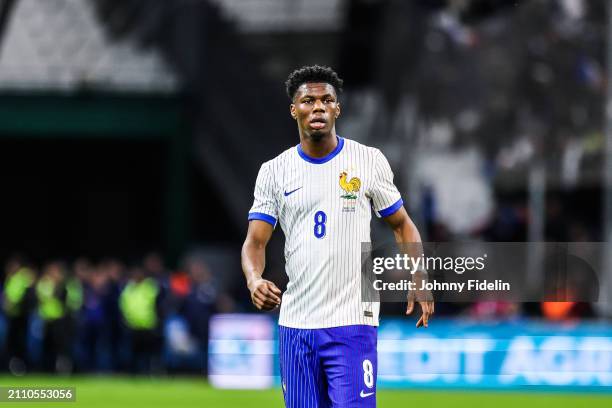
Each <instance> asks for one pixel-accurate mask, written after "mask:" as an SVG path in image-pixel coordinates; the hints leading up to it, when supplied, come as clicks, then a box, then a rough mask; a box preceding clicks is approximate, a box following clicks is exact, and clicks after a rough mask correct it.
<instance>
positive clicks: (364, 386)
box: [279, 325, 377, 408]
mask: <svg viewBox="0 0 612 408" xmlns="http://www.w3.org/2000/svg"><path fill="white" fill-rule="evenodd" d="M279 331H280V333H279V337H280V369H281V380H282V387H283V394H284V397H285V406H286V407H287V408H324V407H333V408H339V407H341V408H349V407H351V408H352V407H360V408H364V407H366V408H368V407H376V370H377V358H376V337H377V336H376V335H377V328H376V327H374V326H365V325H355V326H342V327H332V328H328V329H293V328H290V327H284V326H280V330H279Z"/></svg>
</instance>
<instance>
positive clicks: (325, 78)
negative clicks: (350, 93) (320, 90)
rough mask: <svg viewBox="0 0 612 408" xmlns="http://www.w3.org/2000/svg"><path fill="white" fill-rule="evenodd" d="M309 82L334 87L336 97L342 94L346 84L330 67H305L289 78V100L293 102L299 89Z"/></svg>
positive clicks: (287, 84) (286, 84) (294, 72)
mask: <svg viewBox="0 0 612 408" xmlns="http://www.w3.org/2000/svg"><path fill="white" fill-rule="evenodd" d="M308 82H326V83H328V84H330V85H331V86H333V87H334V89H335V90H336V95H340V94H341V93H342V85H343V84H344V81H343V80H342V79H340V77H339V76H338V74H337V73H336V71H334V70H333V69H331V68H330V67H324V66H321V65H310V66H304V67H302V68H298V69H296V70H295V71H293V72H292V73H291V74H289V78H287V82H285V86H286V87H287V96H289V99H291V100H292V101H293V97H294V96H295V93H296V92H297V90H298V88H299V87H300V86H301V85H302V84H305V83H308Z"/></svg>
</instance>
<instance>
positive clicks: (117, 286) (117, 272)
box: [99, 258, 125, 370]
mask: <svg viewBox="0 0 612 408" xmlns="http://www.w3.org/2000/svg"><path fill="white" fill-rule="evenodd" d="M99 268H100V269H101V270H102V272H103V273H105V274H106V276H107V278H108V279H107V288H106V296H105V298H104V315H105V317H106V319H108V320H107V321H106V327H107V328H108V342H109V343H108V347H109V354H110V356H109V357H110V358H109V362H108V363H109V366H110V368H111V369H114V370H117V369H120V368H122V359H121V355H122V353H121V352H122V343H121V341H122V334H123V330H122V328H123V326H122V324H121V312H120V310H119V296H120V295H121V289H122V286H123V279H124V271H125V266H124V265H123V263H121V262H120V261H119V260H117V259H115V258H108V259H105V260H103V261H102V262H101V263H100V266H99Z"/></svg>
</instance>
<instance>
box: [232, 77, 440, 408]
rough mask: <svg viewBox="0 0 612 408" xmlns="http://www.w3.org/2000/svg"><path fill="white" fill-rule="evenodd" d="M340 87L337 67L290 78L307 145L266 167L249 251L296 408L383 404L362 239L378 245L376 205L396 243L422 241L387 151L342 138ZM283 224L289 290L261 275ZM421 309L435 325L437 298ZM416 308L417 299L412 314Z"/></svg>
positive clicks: (248, 264)
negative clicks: (275, 322) (373, 235)
mask: <svg viewBox="0 0 612 408" xmlns="http://www.w3.org/2000/svg"><path fill="white" fill-rule="evenodd" d="M342 82H343V81H342V80H341V79H340V78H339V77H338V75H337V74H336V73H335V72H334V71H333V70H332V69H331V68H328V67H321V66H317V65H315V66H307V67H303V68H300V69H298V70H296V71H294V72H293V73H291V74H290V75H289V79H288V80H287V82H286V86H287V94H288V95H289V98H290V99H291V105H290V113H291V117H292V118H293V119H295V121H296V122H297V127H298V131H299V135H300V143H299V144H298V145H297V146H296V147H292V148H290V149H288V150H286V151H284V152H283V153H281V154H280V155H279V156H277V157H276V158H274V159H272V160H270V161H268V162H265V163H264V164H263V165H262V166H261V169H260V170H259V174H258V176H257V181H256V184H255V200H254V203H253V207H252V208H251V210H250V212H249V217H248V219H249V228H248V232H247V237H246V240H245V242H244V245H243V247H242V269H243V271H244V275H245V277H246V280H247V286H248V288H249V290H250V292H251V300H252V302H253V304H254V305H255V306H256V307H257V308H258V309H260V310H273V309H275V308H277V307H279V306H280V317H279V326H280V328H279V338H280V365H281V377H282V378H281V379H282V388H283V394H284V398H285V405H286V406H287V407H288V408H296V407H299V408H306V407H308V408H315V407H316V408H319V407H334V408H335V407H343V408H344V407H375V406H376V370H377V357H376V339H377V337H376V336H377V326H378V311H379V306H380V305H379V303H376V302H362V299H361V286H360V285H361V259H360V258H361V243H362V242H370V220H371V209H372V208H373V209H374V211H375V212H376V214H377V215H378V216H380V217H383V218H384V220H385V221H386V222H387V224H389V226H390V227H391V229H392V230H393V233H394V235H395V239H396V241H397V242H398V243H410V242H420V240H421V238H420V235H419V232H418V231H417V229H416V227H415V225H414V223H413V222H412V221H411V219H410V218H409V216H408V214H407V213H406V210H405V209H404V207H403V201H402V198H401V196H400V193H399V192H398V190H397V188H396V187H395V185H394V184H393V173H392V172H391V168H390V167H389V163H388V162H387V160H386V158H385V157H384V156H383V154H382V153H381V152H380V150H378V149H375V148H372V147H368V146H364V145H362V144H360V143H357V142H355V141H352V140H349V139H345V138H342V137H340V136H338V135H337V134H336V129H335V123H336V119H338V117H339V116H340V103H339V101H338V95H339V94H340V92H341V91H342ZM277 223H279V224H280V226H281V228H282V229H283V232H284V234H285V262H286V272H287V275H288V277H289V283H288V285H287V290H286V291H285V293H284V294H282V293H281V290H280V289H279V288H278V287H277V286H276V285H275V284H274V283H273V282H271V281H269V280H266V279H263V278H262V273H263V271H264V267H265V250H266V245H267V243H268V241H269V239H270V237H271V236H272V232H273V230H274V227H275V226H276V224H277ZM281 298H282V302H281ZM281 303H282V306H281ZM419 303H420V305H421V309H422V316H421V318H420V319H419V321H418V322H417V327H419V326H425V327H427V325H428V319H429V317H430V315H431V314H432V313H433V311H434V306H433V302H430V301H425V300H423V301H421V302H419ZM413 306H414V301H413V300H409V301H408V307H407V310H406V314H410V313H411V312H412V310H413Z"/></svg>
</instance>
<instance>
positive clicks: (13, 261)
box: [2, 256, 36, 375]
mask: <svg viewBox="0 0 612 408" xmlns="http://www.w3.org/2000/svg"><path fill="white" fill-rule="evenodd" d="M5 276H6V279H5V281H4V291H3V297H4V298H3V303H2V309H3V311H4V313H5V315H6V318H7V342H6V351H7V353H6V354H7V357H8V366H9V367H8V368H9V370H10V372H11V373H13V374H15V375H22V374H24V373H25V370H26V363H27V358H26V338H27V333H28V322H29V315H30V312H31V310H32V309H33V307H34V305H35V296H34V291H33V284H34V280H35V277H36V276H35V273H34V271H33V270H32V269H31V268H30V267H29V266H27V264H26V262H24V260H23V259H22V258H21V257H20V256H14V257H12V258H10V259H9V260H8V261H7V263H6V267H5Z"/></svg>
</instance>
